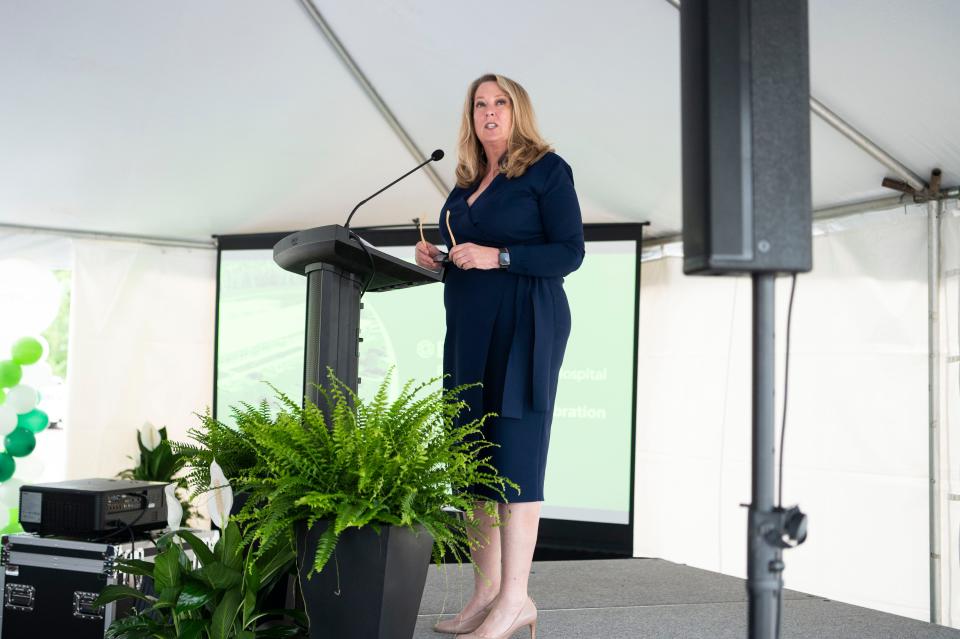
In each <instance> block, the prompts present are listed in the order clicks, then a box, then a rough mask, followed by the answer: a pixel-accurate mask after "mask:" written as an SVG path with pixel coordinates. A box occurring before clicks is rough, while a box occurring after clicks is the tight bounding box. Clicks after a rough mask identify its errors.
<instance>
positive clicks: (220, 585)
mask: <svg viewBox="0 0 960 639" xmlns="http://www.w3.org/2000/svg"><path fill="white" fill-rule="evenodd" d="M193 574H194V576H196V577H197V578H198V579H202V580H203V581H205V582H206V583H208V584H210V586H211V587H213V588H216V589H217V590H229V589H230V588H235V587H236V586H239V585H240V583H241V582H242V581H243V575H242V574H241V572H240V571H239V570H237V569H236V568H229V567H227V566H224V565H223V564H221V563H212V564H207V565H206V566H204V567H203V568H201V569H200V570H197V571H195V572H194V573H193Z"/></svg>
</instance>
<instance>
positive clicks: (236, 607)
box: [94, 462, 305, 639]
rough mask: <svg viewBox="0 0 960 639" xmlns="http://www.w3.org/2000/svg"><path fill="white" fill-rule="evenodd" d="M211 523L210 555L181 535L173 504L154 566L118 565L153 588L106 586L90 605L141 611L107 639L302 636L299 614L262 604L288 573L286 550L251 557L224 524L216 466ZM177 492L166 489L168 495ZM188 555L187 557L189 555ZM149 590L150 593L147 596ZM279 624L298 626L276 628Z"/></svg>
mask: <svg viewBox="0 0 960 639" xmlns="http://www.w3.org/2000/svg"><path fill="white" fill-rule="evenodd" d="M208 473H209V476H210V477H211V482H210V484H209V490H208V495H209V497H210V500H209V509H210V516H211V519H213V521H214V522H215V523H216V524H217V525H218V526H219V527H220V529H221V531H222V534H221V535H220V538H219V539H218V540H217V543H216V545H215V546H214V547H213V549H210V548H209V547H208V546H207V544H206V543H205V542H204V541H203V540H201V539H199V538H198V537H197V536H196V535H194V534H193V533H192V532H190V531H189V530H181V529H179V526H180V519H181V517H182V514H183V513H182V511H180V509H178V508H177V507H176V502H175V501H174V502H172V506H173V507H172V508H171V509H170V510H169V511H168V515H167V521H168V524H169V526H170V528H171V529H172V531H173V532H170V533H167V534H166V535H164V536H163V537H161V538H160V539H159V540H157V548H158V550H159V552H158V554H157V555H156V556H155V557H154V558H153V561H144V560H141V559H121V560H119V561H118V562H117V569H118V570H119V571H120V572H122V573H125V574H128V575H134V576H139V577H145V578H148V580H149V581H148V582H147V583H149V584H150V586H151V587H150V588H140V589H138V588H133V587H131V586H129V585H124V584H120V585H111V586H107V587H105V588H104V589H103V591H102V592H101V594H100V596H99V597H98V598H97V599H96V601H95V602H94V605H98V606H101V605H104V604H107V603H110V602H112V601H117V600H119V599H126V598H134V599H139V600H141V601H143V602H144V603H145V604H146V606H141V607H142V608H144V609H143V610H140V611H138V612H137V613H136V614H133V615H130V616H127V617H121V618H119V619H117V620H116V621H114V622H113V623H112V624H111V625H110V628H109V629H108V631H107V633H106V638H107V639H147V638H154V637H157V638H160V639H166V638H168V637H169V638H170V639H174V638H180V639H257V638H260V637H297V636H303V634H304V625H305V618H304V617H303V614H302V613H301V612H299V611H296V610H269V609H266V606H265V602H266V597H267V596H268V595H269V593H270V592H271V591H272V590H273V588H274V586H275V585H276V583H277V582H278V581H280V580H281V579H283V578H284V577H285V576H286V575H287V573H288V572H289V570H290V566H291V564H292V563H293V560H294V550H293V546H292V545H291V544H286V545H284V544H276V545H275V546H274V547H273V548H270V549H265V550H264V551H263V552H257V553H254V552H253V551H252V548H251V547H250V546H247V545H245V544H244V543H243V538H242V535H241V532H240V528H239V526H238V525H237V523H236V522H234V521H230V520H229V512H230V507H231V503H232V501H233V493H232V490H231V488H230V485H229V484H228V483H227V481H226V478H225V477H224V476H223V472H222V471H221V470H220V468H219V466H218V465H217V464H216V462H213V463H212V464H211V467H210V469H209V471H208ZM174 487H175V484H170V485H169V486H168V494H169V493H170V492H172V491H173V489H174ZM187 549H189V550H190V551H191V553H190V554H192V557H190V556H189V555H188V553H187ZM151 590H152V591H153V592H151ZM278 616H284V617H286V618H287V619H291V620H295V621H296V622H299V623H293V624H285V625H279V624H277V623H276V622H275V620H276V619H277V618H278Z"/></svg>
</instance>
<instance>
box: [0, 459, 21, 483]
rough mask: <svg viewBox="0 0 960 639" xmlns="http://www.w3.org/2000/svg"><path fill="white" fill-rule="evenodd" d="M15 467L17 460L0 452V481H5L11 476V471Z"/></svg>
mask: <svg viewBox="0 0 960 639" xmlns="http://www.w3.org/2000/svg"><path fill="white" fill-rule="evenodd" d="M16 469H17V462H16V461H14V459H13V457H11V456H10V455H8V454H7V453H0V482H4V481H7V480H8V479H10V478H11V477H13V471H15V470H16Z"/></svg>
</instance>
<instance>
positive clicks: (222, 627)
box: [210, 588, 243, 639]
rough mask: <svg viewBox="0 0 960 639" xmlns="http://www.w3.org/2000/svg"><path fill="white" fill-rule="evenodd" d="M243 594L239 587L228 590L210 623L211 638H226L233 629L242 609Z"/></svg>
mask: <svg viewBox="0 0 960 639" xmlns="http://www.w3.org/2000/svg"><path fill="white" fill-rule="evenodd" d="M242 599H243V597H242V595H241V594H240V589H239V588H234V589H232V590H228V591H227V592H226V594H224V595H223V599H221V600H220V605H218V606H217V609H216V610H214V611H213V620H212V621H211V623H210V639H226V638H227V637H228V636H229V634H230V632H231V630H232V629H233V622H234V620H235V619H236V618H237V613H238V612H239V611H240V604H241V602H242Z"/></svg>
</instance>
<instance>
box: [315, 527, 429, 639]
mask: <svg viewBox="0 0 960 639" xmlns="http://www.w3.org/2000/svg"><path fill="white" fill-rule="evenodd" d="M329 525H330V522H329V521H327V520H324V521H318V522H317V523H316V524H315V525H314V526H313V527H312V528H310V529H307V527H306V525H305V524H300V525H298V526H297V530H296V533H297V569H298V571H299V573H300V584H301V589H302V593H303V600H304V605H305V607H306V613H307V615H308V617H309V618H310V637H311V639H328V638H330V639H332V638H336V639H411V637H413V632H414V629H415V627H416V624H417V613H418V612H419V610H420V599H421V597H423V588H424V585H425V584H426V581H427V569H428V568H429V566H430V551H431V549H432V548H433V537H432V536H431V535H430V534H428V533H427V532H426V530H424V529H423V528H419V529H418V530H416V531H413V530H410V529H409V528H399V527H396V526H381V527H380V534H377V533H376V531H374V530H373V528H371V527H370V526H367V527H364V528H359V529H358V528H349V529H347V530H345V531H344V532H343V533H342V534H341V535H340V539H339V541H338V542H337V547H336V550H335V551H334V554H333V555H332V556H331V557H330V561H328V562H327V565H326V566H324V568H323V570H322V571H321V572H319V573H314V574H313V577H311V578H310V579H307V573H308V572H309V571H310V566H311V565H312V564H313V559H314V556H315V554H316V550H317V541H318V540H319V539H320V536H321V535H322V534H323V532H324V531H325V530H326V529H327V527H328V526H329Z"/></svg>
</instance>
